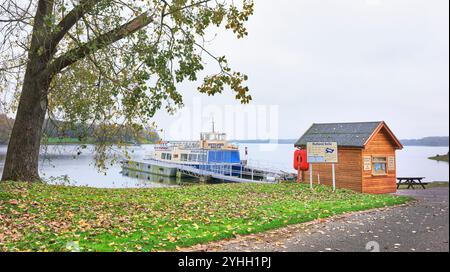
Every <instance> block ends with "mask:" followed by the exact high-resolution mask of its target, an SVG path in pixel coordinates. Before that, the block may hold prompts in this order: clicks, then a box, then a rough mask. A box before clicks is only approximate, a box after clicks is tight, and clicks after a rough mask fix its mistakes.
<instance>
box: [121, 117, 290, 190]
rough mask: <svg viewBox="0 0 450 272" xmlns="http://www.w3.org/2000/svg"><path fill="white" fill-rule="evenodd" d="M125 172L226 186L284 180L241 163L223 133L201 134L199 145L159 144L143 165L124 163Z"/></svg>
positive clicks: (274, 173) (277, 174)
mask: <svg viewBox="0 0 450 272" xmlns="http://www.w3.org/2000/svg"><path fill="white" fill-rule="evenodd" d="M246 153H247V152H246ZM122 165H123V168H124V170H131V171H137V172H144V173H149V174H155V175H161V176H168V177H183V176H188V177H196V178H199V179H200V180H202V179H205V180H220V181H225V182H257V181H264V182H267V181H269V182H270V181H272V182H273V181H276V180H282V179H285V178H286V175H285V173H282V172H281V171H277V172H274V171H267V170H264V169H261V168H258V167H252V166H249V165H247V160H241V154H240V151H239V147H238V146H237V145H233V144H231V143H229V142H228V141H227V137H226V134H225V133H218V132H215V131H214V126H213V130H212V132H207V133H201V134H200V140H198V141H170V142H169V141H161V142H160V143H158V144H157V145H155V147H154V151H153V153H152V154H151V155H150V157H149V158H148V159H147V160H145V161H143V162H138V161H124V162H123V164H122Z"/></svg>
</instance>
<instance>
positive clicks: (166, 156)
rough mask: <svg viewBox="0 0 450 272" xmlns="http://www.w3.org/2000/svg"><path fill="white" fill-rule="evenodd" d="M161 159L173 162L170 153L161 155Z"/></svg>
mask: <svg viewBox="0 0 450 272" xmlns="http://www.w3.org/2000/svg"><path fill="white" fill-rule="evenodd" d="M161 158H162V159H163V160H168V161H171V160H172V154H170V153H162V154H161Z"/></svg>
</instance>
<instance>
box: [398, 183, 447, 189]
mask: <svg viewBox="0 0 450 272" xmlns="http://www.w3.org/2000/svg"><path fill="white" fill-rule="evenodd" d="M424 185H425V187H426V188H427V189H431V188H442V187H448V182H430V183H424ZM399 189H400V190H407V189H408V185H407V184H401V185H400V188H399ZM417 189H422V187H421V186H420V185H419V184H416V185H414V188H409V190H417Z"/></svg>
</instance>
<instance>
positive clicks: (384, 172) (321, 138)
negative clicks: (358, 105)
mask: <svg viewBox="0 0 450 272" xmlns="http://www.w3.org/2000/svg"><path fill="white" fill-rule="evenodd" d="M308 142H337V143H338V152H339V154H338V159H339V162H338V163H337V164H336V165H335V167H336V187H337V188H347V189H351V190H354V191H357V192H362V193H370V194H387V193H395V192H396V191H397V169H396V168H397V163H396V161H397V160H396V150H401V149H403V146H402V144H401V143H400V141H399V140H398V139H397V137H396V136H395V135H394V133H392V131H391V130H390V129H389V127H388V126H387V125H386V123H385V122H365V123H335V124H313V125H312V126H311V128H310V129H309V130H308V131H307V132H306V133H305V134H304V135H303V136H302V137H301V138H300V139H299V140H298V141H297V143H296V144H295V146H296V147H297V148H300V149H306V146H307V143H308ZM310 169H311V168H310ZM312 172H313V183H314V184H318V183H319V180H320V184H325V185H331V184H332V169H331V165H329V164H314V165H313V170H312ZM309 176H310V173H309V170H308V171H303V172H301V173H300V176H299V179H300V181H301V182H305V183H309V182H310V181H309Z"/></svg>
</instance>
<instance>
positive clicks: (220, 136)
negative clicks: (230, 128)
mask: <svg viewBox="0 0 450 272" xmlns="http://www.w3.org/2000/svg"><path fill="white" fill-rule="evenodd" d="M226 138H227V137H226V134H224V133H202V134H201V139H202V140H204V141H226Z"/></svg>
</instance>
